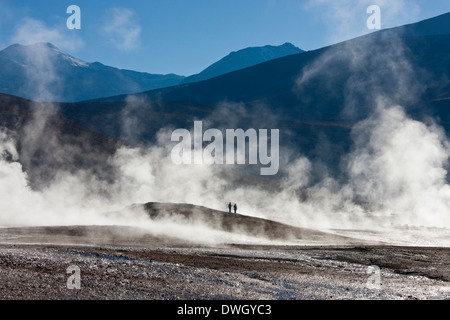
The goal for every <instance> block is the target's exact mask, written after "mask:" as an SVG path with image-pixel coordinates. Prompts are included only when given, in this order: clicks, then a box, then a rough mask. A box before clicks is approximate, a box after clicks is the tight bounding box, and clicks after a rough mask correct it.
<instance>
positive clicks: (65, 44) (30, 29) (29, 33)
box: [11, 17, 84, 51]
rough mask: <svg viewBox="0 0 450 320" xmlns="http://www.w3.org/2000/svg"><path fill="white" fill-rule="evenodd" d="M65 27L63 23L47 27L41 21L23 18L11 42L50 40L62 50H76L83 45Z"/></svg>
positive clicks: (22, 42)
mask: <svg viewBox="0 0 450 320" xmlns="http://www.w3.org/2000/svg"><path fill="white" fill-rule="evenodd" d="M66 30H67V29H66V25H65V24H61V26H59V27H53V28H52V27H48V26H47V25H45V24H44V23H43V22H41V21H39V20H36V19H33V18H28V17H26V18H23V19H22V20H21V23H20V25H19V27H18V28H17V29H16V31H15V33H14V35H13V36H12V37H11V41H12V42H13V43H20V44H23V45H30V44H34V43H37V42H50V43H52V44H54V45H55V46H57V47H58V48H60V49H62V50H70V51H71V50H76V49H78V48H80V47H82V46H83V45H84V43H83V41H82V40H81V39H80V38H79V37H78V36H77V35H76V34H75V33H74V32H73V31H71V32H70V31H69V30H67V31H66Z"/></svg>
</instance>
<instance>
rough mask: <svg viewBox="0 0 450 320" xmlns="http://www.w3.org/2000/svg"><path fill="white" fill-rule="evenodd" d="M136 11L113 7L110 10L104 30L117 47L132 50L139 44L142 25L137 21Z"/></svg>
mask: <svg viewBox="0 0 450 320" xmlns="http://www.w3.org/2000/svg"><path fill="white" fill-rule="evenodd" d="M135 19H136V15H135V13H134V11H132V10H129V9H124V8H112V9H110V10H109V11H108V14H107V19H105V22H104V25H103V28H102V31H103V34H104V35H105V36H107V37H108V40H109V41H110V42H111V43H113V44H114V46H115V47H116V48H118V49H119V50H122V51H132V50H134V49H136V48H137V47H138V46H139V41H140V36H141V27H140V26H139V24H138V23H137V22H136V20H135Z"/></svg>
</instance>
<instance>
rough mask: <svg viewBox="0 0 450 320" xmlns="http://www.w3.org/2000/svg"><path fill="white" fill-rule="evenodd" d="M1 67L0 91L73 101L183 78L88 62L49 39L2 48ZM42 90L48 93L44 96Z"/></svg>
mask: <svg viewBox="0 0 450 320" xmlns="http://www.w3.org/2000/svg"><path fill="white" fill-rule="evenodd" d="M0 70H2V73H0V92H2V93H6V94H11V95H16V96H19V97H22V98H27V99H32V100H38V101H41V100H43V99H44V100H47V99H52V100H54V101H55V100H57V101H60V102H73V101H81V100H89V99H96V98H101V97H106V96H113V95H118V94H128V93H136V92H140V91H146V90H151V89H158V88H162V87H169V86H173V85H177V84H179V83H180V82H181V81H182V80H183V79H184V77H183V76H178V75H173V74H171V75H160V74H149V73H146V72H135V71H131V70H120V69H117V68H114V67H109V66H106V65H104V64H102V63H99V62H98V63H88V62H86V61H83V60H80V59H77V58H75V57H73V56H71V55H70V54H68V53H66V52H64V51H62V50H60V49H59V48H58V47H56V46H55V45H54V44H52V43H49V42H38V43H35V44H30V45H22V44H13V45H11V46H9V47H7V48H5V49H4V50H2V51H0ZM50 72H51V79H52V81H49V82H48V83H47V82H45V81H44V82H40V83H39V86H45V88H40V87H39V86H38V85H37V84H36V83H35V81H36V79H42V77H48V74H49V73H50ZM41 74H42V75H41ZM30 75H32V77H30ZM38 87H39V88H38ZM41 89H43V90H41ZM41 91H42V92H48V93H49V94H48V95H45V96H41Z"/></svg>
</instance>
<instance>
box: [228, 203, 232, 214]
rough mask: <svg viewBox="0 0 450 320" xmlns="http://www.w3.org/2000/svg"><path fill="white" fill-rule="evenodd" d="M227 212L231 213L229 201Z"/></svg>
mask: <svg viewBox="0 0 450 320" xmlns="http://www.w3.org/2000/svg"><path fill="white" fill-rule="evenodd" d="M228 212H229V213H231V202H230V203H229V204H228Z"/></svg>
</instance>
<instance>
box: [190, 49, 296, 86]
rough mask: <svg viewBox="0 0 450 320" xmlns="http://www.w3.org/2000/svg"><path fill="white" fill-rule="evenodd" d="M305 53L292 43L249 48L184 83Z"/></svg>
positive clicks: (226, 58) (218, 62) (231, 54)
mask: <svg viewBox="0 0 450 320" xmlns="http://www.w3.org/2000/svg"><path fill="white" fill-rule="evenodd" d="M302 52H304V51H303V50H301V49H300V48H297V47H296V46H294V45H293V44H292V43H290V42H285V43H284V44H282V45H279V46H273V45H266V46H262V47H248V48H244V49H241V50H238V51H233V52H231V53H230V54H228V55H227V56H225V57H224V58H222V59H220V60H219V61H217V62H216V63H214V64H212V65H210V66H209V67H208V68H206V69H205V70H203V71H202V72H200V73H199V74H196V75H192V76H190V77H187V78H186V79H185V80H184V81H183V83H188V82H197V81H202V80H206V79H210V78H214V77H217V76H220V75H222V74H225V73H229V72H233V71H236V70H240V69H245V68H248V67H252V66H254V65H257V64H260V63H263V62H267V61H269V60H273V59H277V58H282V57H285V56H288V55H291V54H299V53H302Z"/></svg>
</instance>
